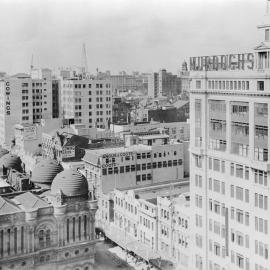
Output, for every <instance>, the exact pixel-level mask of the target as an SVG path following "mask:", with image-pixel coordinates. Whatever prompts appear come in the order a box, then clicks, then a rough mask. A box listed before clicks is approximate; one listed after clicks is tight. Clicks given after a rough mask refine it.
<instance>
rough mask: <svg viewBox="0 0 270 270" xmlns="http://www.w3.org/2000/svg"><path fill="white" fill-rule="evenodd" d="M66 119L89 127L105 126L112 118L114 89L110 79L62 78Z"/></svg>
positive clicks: (63, 107) (62, 98) (62, 94)
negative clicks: (112, 89)
mask: <svg viewBox="0 0 270 270" xmlns="http://www.w3.org/2000/svg"><path fill="white" fill-rule="evenodd" d="M61 106H62V109H63V114H64V118H65V119H69V120H71V121H72V122H74V123H75V124H84V125H85V126H87V127H90V128H91V127H97V128H105V127H108V124H109V123H111V120H112V91H111V84H110V82H109V81H108V80H92V79H86V78H80V77H76V78H73V79H63V80H61Z"/></svg>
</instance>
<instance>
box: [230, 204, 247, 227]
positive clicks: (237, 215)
mask: <svg viewBox="0 0 270 270" xmlns="http://www.w3.org/2000/svg"><path fill="white" fill-rule="evenodd" d="M231 219H232V220H235V221H236V222H238V223H240V224H245V225H246V226H249V212H244V211H243V210H240V209H235V208H234V207H231Z"/></svg>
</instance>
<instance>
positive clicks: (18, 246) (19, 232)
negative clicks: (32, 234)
mask: <svg viewBox="0 0 270 270" xmlns="http://www.w3.org/2000/svg"><path fill="white" fill-rule="evenodd" d="M21 235H22V234H21V227H20V226H19V227H17V253H18V254H20V253H21Z"/></svg>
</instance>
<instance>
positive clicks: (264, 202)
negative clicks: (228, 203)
mask: <svg viewBox="0 0 270 270" xmlns="http://www.w3.org/2000/svg"><path fill="white" fill-rule="evenodd" d="M254 199H255V207H258V208H261V209H264V210H267V209H268V197H267V196H264V195H262V194H258V193H255V197H254Z"/></svg>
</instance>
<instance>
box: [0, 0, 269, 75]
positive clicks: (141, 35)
mask: <svg viewBox="0 0 270 270" xmlns="http://www.w3.org/2000/svg"><path fill="white" fill-rule="evenodd" d="M265 5H266V4H265V0H136V1H135V0H67V1H64V0H54V1H53V0H44V1H43V0H0V24H1V42H0V71H5V72H7V73H9V74H13V73H16V72H29V69H30V62H31V56H32V54H33V55H34V66H35V67H49V68H52V69H54V68H57V67H61V66H63V67H66V66H79V65H80V64H81V51H82V44H83V42H85V43H86V49H87V57H88V67H89V70H90V72H91V73H95V72H96V68H98V69H99V70H100V71H105V70H111V72H112V74H118V72H119V71H121V70H126V71H127V72H131V71H140V72H153V71H158V70H159V69H160V68H166V69H167V70H169V71H171V72H174V73H175V72H177V70H178V69H179V68H180V66H181V63H182V62H183V60H188V58H189V57H190V56H199V55H213V54H226V53H238V52H251V51H252V49H253V47H255V46H256V45H257V44H258V43H259V42H260V39H259V35H258V30H257V29H256V26H257V25H258V24H260V22H261V21H262V18H263V16H264V14H265Z"/></svg>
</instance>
